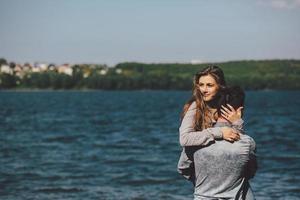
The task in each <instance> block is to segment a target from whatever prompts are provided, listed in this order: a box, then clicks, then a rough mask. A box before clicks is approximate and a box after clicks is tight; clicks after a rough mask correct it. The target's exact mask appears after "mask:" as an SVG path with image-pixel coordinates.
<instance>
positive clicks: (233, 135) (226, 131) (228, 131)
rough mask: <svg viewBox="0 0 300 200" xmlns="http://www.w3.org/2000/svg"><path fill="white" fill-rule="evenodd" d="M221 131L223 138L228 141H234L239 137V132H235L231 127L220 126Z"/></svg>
mask: <svg viewBox="0 0 300 200" xmlns="http://www.w3.org/2000/svg"><path fill="white" fill-rule="evenodd" d="M221 131H222V133H223V139H224V140H227V141H229V142H234V141H237V140H239V139H240V134H239V133H238V132H236V131H235V130H234V129H233V128H229V127H226V126H225V127H222V128H221Z"/></svg>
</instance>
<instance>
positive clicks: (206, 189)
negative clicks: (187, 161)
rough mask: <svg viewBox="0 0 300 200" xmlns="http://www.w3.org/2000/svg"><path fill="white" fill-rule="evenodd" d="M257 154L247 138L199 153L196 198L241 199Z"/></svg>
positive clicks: (207, 147) (215, 144)
mask: <svg viewBox="0 0 300 200" xmlns="http://www.w3.org/2000/svg"><path fill="white" fill-rule="evenodd" d="M254 150H255V142H254V140H253V139H252V138H251V137H249V136H247V135H241V139H240V140H239V141H236V142H234V143H230V142H228V141H225V140H220V141H215V143H213V144H211V145H209V146H206V147H203V148H200V149H199V150H197V151H196V152H195V153H194V165H195V193H194V195H195V197H200V198H206V199H215V198H225V199H227V198H228V199H240V198H241V196H242V194H241V192H244V190H245V188H244V187H245V184H248V182H247V180H246V178H245V170H246V167H247V164H248V162H249V159H250V158H251V156H250V154H251V153H253V152H254ZM239 197H240V198H239ZM248 199H249V198H248Z"/></svg>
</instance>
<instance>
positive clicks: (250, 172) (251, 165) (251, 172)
mask: <svg viewBox="0 0 300 200" xmlns="http://www.w3.org/2000/svg"><path fill="white" fill-rule="evenodd" d="M250 144H251V145H250V152H249V161H248V163H247V165H246V178H247V179H251V178H253V177H254V176H255V173H256V171H257V159H256V144H255V141H254V140H253V139H252V138H251V141H250Z"/></svg>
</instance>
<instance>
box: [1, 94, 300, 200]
mask: <svg viewBox="0 0 300 200" xmlns="http://www.w3.org/2000/svg"><path fill="white" fill-rule="evenodd" d="M189 96H190V92H185V91H88V92H79V91H64V92H60V91H57V92H47V91H45V92H12V91H11V92H0V199H7V200H12V199H39V200H40V199H72V200H74V199H75V200H77V199H78V200H80V199H108V200H110V199H178V200H179V199H180V200H181V199H192V198H193V195H192V193H193V187H192V185H191V184H190V183H189V182H187V181H186V180H185V179H183V178H182V177H181V176H180V175H179V174H178V173H177V171H176V166H177V161H178V158H179V154H180V151H181V148H180V146H179V143H178V127H179V114H180V112H181V108H182V106H183V104H184V102H185V101H186V100H187V99H188V98H189ZM299 112H300V91H248V92H247V93H246V105H245V122H246V123H245V130H246V132H247V133H248V134H249V135H250V136H252V137H253V138H254V139H255V141H256V143H257V155H258V164H259V169H258V171H257V174H256V176H255V178H254V179H253V180H252V181H251V186H252V188H253V190H254V194H255V196H256V197H257V199H263V200H269V199H270V200H271V199H288V200H290V199H292V200H293V199H300V125H299V122H300V114H299Z"/></svg>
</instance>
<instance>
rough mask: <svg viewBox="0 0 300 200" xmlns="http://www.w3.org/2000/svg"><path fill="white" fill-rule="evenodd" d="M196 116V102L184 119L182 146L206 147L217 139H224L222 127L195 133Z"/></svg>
mask: <svg viewBox="0 0 300 200" xmlns="http://www.w3.org/2000/svg"><path fill="white" fill-rule="evenodd" d="M195 114H196V102H193V103H192V104H191V105H190V107H189V109H188V111H187V113H186V114H185V116H184V118H183V119H182V122H181V126H180V128H179V142H180V145H181V146H199V145H201V146H204V145H207V144H209V143H210V142H212V141H214V140H215V139H222V138H223V134H222V131H221V127H213V128H207V129H204V130H202V131H195V130H194V127H193V125H194V117H195Z"/></svg>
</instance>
